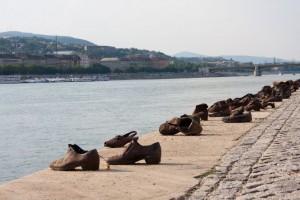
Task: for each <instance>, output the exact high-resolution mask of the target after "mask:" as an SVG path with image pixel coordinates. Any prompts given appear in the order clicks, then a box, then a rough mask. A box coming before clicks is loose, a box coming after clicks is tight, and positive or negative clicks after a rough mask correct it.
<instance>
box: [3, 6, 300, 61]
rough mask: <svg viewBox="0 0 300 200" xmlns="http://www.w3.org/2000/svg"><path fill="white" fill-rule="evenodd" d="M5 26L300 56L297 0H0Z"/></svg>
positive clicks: (139, 44)
mask: <svg viewBox="0 0 300 200" xmlns="http://www.w3.org/2000/svg"><path fill="white" fill-rule="evenodd" d="M0 3H1V5H2V6H1V8H0V32H5V31H21V32H31V33H36V34H46V35H61V36H71V37H76V38H80V39H85V40H88V41H91V42H93V43H95V44H97V45H107V46H115V47H117V48H131V47H134V48H139V49H148V50H154V51H161V52H164V53H166V54H168V55H174V54H176V53H178V52H182V51H189V52H194V53H198V54H203V55H208V56H219V55H248V56H264V57H276V58H277V57H278V58H284V59H289V60H300V55H299V54H298V52H300V40H299V35H300V27H299V26H297V21H296V20H297V19H299V17H300V13H298V8H299V7H300V2H299V1H297V0H285V1H284V0H264V1H260V0H251V1H250V0H244V1H241V0H227V1H222V0H214V1H208V0H198V1H197V0H187V1H183V0H178V1H176V2H175V1H172V0H164V1H158V0H152V1H146V0H115V1H108V0H100V1H97V0H89V1H86V2H83V1H80V0H73V1H71V0H61V1H59V0H53V1H38V0H31V1H24V0H23V1H17V0H0Z"/></svg>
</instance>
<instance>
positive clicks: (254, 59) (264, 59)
mask: <svg viewBox="0 0 300 200" xmlns="http://www.w3.org/2000/svg"><path fill="white" fill-rule="evenodd" d="M221 57H223V58H225V59H228V60H229V59H232V60H234V61H238V62H252V63H254V64H260V63H273V62H274V58H270V57H259V56H243V55H222V56H221ZM275 61H276V62H288V61H289V60H284V59H281V58H275Z"/></svg>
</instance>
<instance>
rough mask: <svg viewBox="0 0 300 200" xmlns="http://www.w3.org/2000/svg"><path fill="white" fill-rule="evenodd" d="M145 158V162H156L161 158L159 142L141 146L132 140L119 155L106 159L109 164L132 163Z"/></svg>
mask: <svg viewBox="0 0 300 200" xmlns="http://www.w3.org/2000/svg"><path fill="white" fill-rule="evenodd" d="M140 160H145V161H146V163H147V164H158V163H160V160H161V147H160V144H159V142H156V143H153V144H151V145H148V146H142V145H140V144H139V143H138V142H137V141H135V140H133V141H132V142H131V143H130V145H129V146H128V147H127V148H126V149H125V151H124V152H123V153H122V154H121V155H117V156H113V157H110V158H108V159H107V163H108V164H110V165H124V164H133V163H135V162H137V161H140Z"/></svg>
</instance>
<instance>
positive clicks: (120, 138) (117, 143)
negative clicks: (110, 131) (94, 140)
mask: <svg viewBox="0 0 300 200" xmlns="http://www.w3.org/2000/svg"><path fill="white" fill-rule="evenodd" d="M135 135H136V131H131V132H129V133H126V134H124V135H117V136H116V137H114V138H112V139H110V140H108V141H106V142H104V146H105V147H110V148H118V147H123V146H124V145H126V144H127V143H129V142H131V141H132V140H138V139H139V138H138V137H134V136H135Z"/></svg>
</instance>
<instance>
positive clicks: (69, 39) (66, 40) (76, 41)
mask: <svg viewBox="0 0 300 200" xmlns="http://www.w3.org/2000/svg"><path fill="white" fill-rule="evenodd" d="M5 36H9V37H40V38H45V39H48V40H53V41H56V36H55V35H54V36H53V35H41V34H34V33H24V32H19V31H8V32H1V33H0V37H5ZM57 41H58V42H60V43H64V44H79V45H87V46H95V44H94V43H92V42H89V41H87V40H83V39H78V38H73V37H69V36H57Z"/></svg>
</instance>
